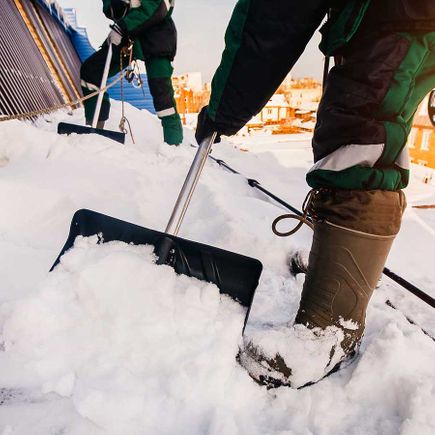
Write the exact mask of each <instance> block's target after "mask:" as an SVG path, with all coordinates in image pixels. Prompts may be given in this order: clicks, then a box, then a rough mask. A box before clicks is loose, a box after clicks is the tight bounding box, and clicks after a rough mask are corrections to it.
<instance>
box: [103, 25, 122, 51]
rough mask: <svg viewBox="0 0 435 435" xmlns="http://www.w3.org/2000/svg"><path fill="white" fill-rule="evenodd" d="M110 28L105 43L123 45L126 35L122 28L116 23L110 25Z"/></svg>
mask: <svg viewBox="0 0 435 435" xmlns="http://www.w3.org/2000/svg"><path fill="white" fill-rule="evenodd" d="M110 28H111V29H112V30H111V31H110V33H109V36H108V37H107V43H108V44H113V45H116V46H118V45H121V44H122V45H124V44H125V38H126V35H125V34H124V30H123V29H122V28H121V27H120V26H119V25H118V24H112V25H111V26H110Z"/></svg>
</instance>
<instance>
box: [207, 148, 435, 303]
mask: <svg viewBox="0 0 435 435" xmlns="http://www.w3.org/2000/svg"><path fill="white" fill-rule="evenodd" d="M209 158H210V159H211V160H213V161H214V162H216V163H217V164H218V165H219V166H221V167H223V168H225V169H227V170H228V171H230V172H231V173H233V174H236V175H240V176H241V177H243V178H245V179H246V181H247V182H248V184H249V185H250V186H251V187H252V188H254V189H257V190H259V191H260V192H263V193H264V194H265V195H266V196H268V197H269V198H272V199H273V200H274V201H275V202H277V203H278V204H280V205H282V206H283V207H285V208H287V209H288V210H290V211H292V212H293V213H295V214H297V215H298V216H303V213H302V212H301V211H300V210H298V209H297V208H295V207H293V206H291V205H290V204H289V203H287V202H285V201H284V200H282V199H281V198H279V197H278V196H276V195H274V194H273V193H271V192H270V191H269V190H267V189H265V188H264V187H263V186H261V184H260V183H259V182H258V181H257V180H254V179H252V178H247V177H245V176H244V175H243V174H241V173H240V172H238V171H236V170H235V169H233V168H232V167H231V166H228V164H227V163H226V162H224V161H223V160H221V159H216V158H215V157H213V156H211V155H210V156H209ZM383 273H384V275H385V276H388V278H390V279H391V280H392V281H394V282H395V283H396V284H399V285H400V286H401V287H402V288H404V289H405V290H407V291H408V292H410V293H412V294H413V295H414V296H417V297H418V298H419V299H420V300H422V301H423V302H425V303H426V304H428V305H429V306H431V307H432V308H435V299H434V298H433V297H432V296H430V295H428V294H427V293H425V292H424V291H423V290H421V289H419V288H418V287H416V286H415V285H414V284H411V283H410V282H409V281H407V280H406V279H405V278H402V277H401V276H400V275H397V273H394V272H392V271H391V270H390V269H388V268H387V267H386V268H385V269H384V271H383Z"/></svg>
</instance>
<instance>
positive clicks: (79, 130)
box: [57, 44, 125, 144]
mask: <svg viewBox="0 0 435 435" xmlns="http://www.w3.org/2000/svg"><path fill="white" fill-rule="evenodd" d="M112 54H113V49H112V44H109V48H108V50H107V57H106V64H105V66H104V72H103V78H102V79H101V85H100V89H103V88H105V87H106V84H107V78H108V77H109V70H110V64H111V62H112ZM103 96H104V93H103V92H100V93H99V94H98V99H97V104H96V106H95V113H94V119H93V120H92V126H91V127H87V126H84V125H75V124H68V123H66V122H61V123H60V124H59V125H58V126H57V132H58V134H66V135H70V134H72V133H76V134H99V135H100V136H104V137H107V138H109V139H113V140H115V141H117V142H119V143H122V144H124V143H125V133H121V132H119V131H112V130H103V129H101V128H97V124H98V120H99V118H100V112H101V105H102V103H103Z"/></svg>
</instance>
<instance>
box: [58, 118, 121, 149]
mask: <svg viewBox="0 0 435 435" xmlns="http://www.w3.org/2000/svg"><path fill="white" fill-rule="evenodd" d="M57 132H58V134H66V135H70V134H73V133H76V134H99V135H100V136H104V137H107V138H109V139H112V140H114V141H116V142H119V143H121V144H124V143H125V133H121V132H120V131H112V130H102V129H101V128H92V127H87V126H85V125H76V124H68V123H66V122H61V123H60V124H59V125H58V126H57Z"/></svg>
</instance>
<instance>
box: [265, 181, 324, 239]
mask: <svg viewBox="0 0 435 435" xmlns="http://www.w3.org/2000/svg"><path fill="white" fill-rule="evenodd" d="M317 193H318V191H317V190H315V189H312V190H310V191H309V192H308V195H307V196H306V197H305V200H304V203H303V204H302V216H301V215H299V214H283V215H282V216H278V217H277V218H276V219H275V220H274V221H273V223H272V231H273V233H274V234H275V235H276V236H278V237H289V236H292V235H293V234H295V233H297V232H298V231H299V230H300V229H301V228H302V225H307V226H308V227H310V228H311V229H312V230H314V225H313V223H312V212H311V203H312V201H313V199H314V197H315V195H317ZM287 219H294V220H297V221H299V223H298V224H297V225H296V227H294V228H293V229H292V230H290V231H287V232H285V233H283V232H281V231H279V230H278V224H279V223H280V222H282V221H283V220H287Z"/></svg>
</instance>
